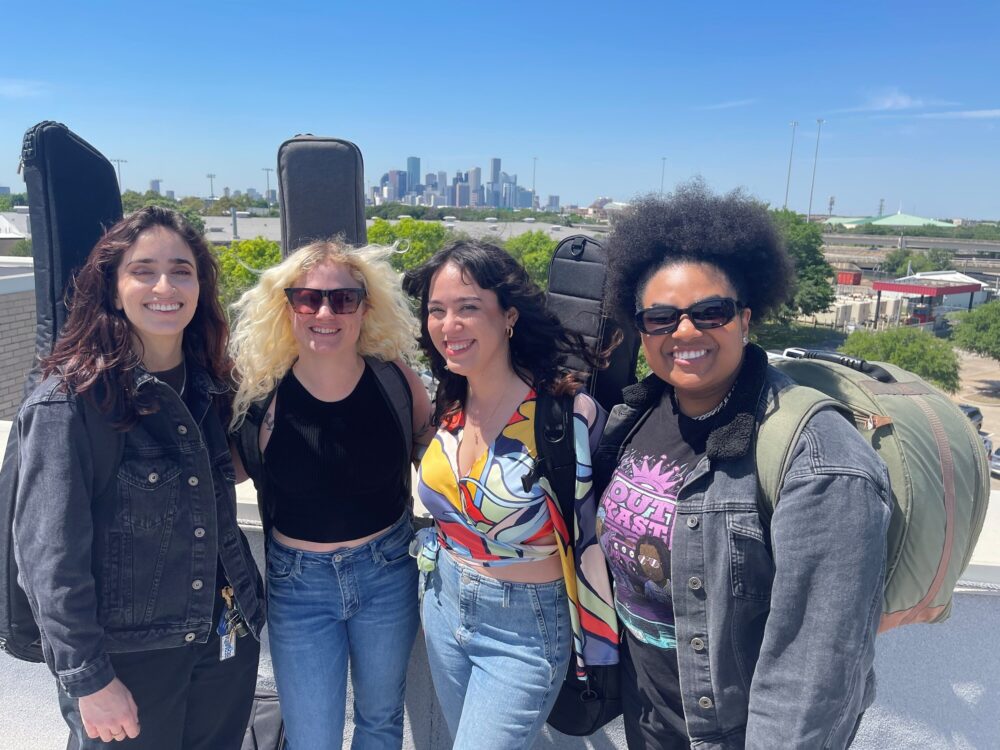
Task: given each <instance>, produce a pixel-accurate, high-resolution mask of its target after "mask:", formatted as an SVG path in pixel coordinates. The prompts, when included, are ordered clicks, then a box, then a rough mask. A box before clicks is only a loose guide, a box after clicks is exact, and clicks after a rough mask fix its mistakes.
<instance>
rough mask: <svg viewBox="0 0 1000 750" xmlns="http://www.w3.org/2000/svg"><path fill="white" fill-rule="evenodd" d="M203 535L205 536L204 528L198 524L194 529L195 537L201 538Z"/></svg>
mask: <svg viewBox="0 0 1000 750" xmlns="http://www.w3.org/2000/svg"><path fill="white" fill-rule="evenodd" d="M203 536H205V529H203V528H202V527H201V526H199V527H198V528H197V529H195V530H194V537H195V539H201V538H202V537H203Z"/></svg>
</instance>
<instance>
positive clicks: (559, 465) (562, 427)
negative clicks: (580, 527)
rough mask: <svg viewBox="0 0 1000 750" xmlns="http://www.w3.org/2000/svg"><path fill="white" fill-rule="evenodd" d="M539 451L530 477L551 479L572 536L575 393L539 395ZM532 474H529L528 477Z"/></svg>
mask: <svg viewBox="0 0 1000 750" xmlns="http://www.w3.org/2000/svg"><path fill="white" fill-rule="evenodd" d="M535 450H536V451H537V453H538V463H537V465H536V469H534V470H532V472H531V474H530V475H529V477H530V476H534V478H535V481H537V478H538V475H540V474H544V475H545V477H546V478H548V480H549V485H550V487H551V488H552V492H553V493H554V494H555V499H556V502H557V503H558V504H559V510H560V511H561V512H562V516H563V520H564V521H565V522H566V528H567V529H569V533H570V534H571V535H572V534H574V533H575V532H574V530H575V529H576V513H575V510H576V445H575V443H574V435H573V396H572V395H570V394H563V395H562V396H555V395H552V394H550V393H539V394H538V395H537V398H536V400H535ZM529 477H525V480H527V479H528V478H529ZM532 483H533V482H532ZM529 486H530V485H529ZM571 541H572V539H571Z"/></svg>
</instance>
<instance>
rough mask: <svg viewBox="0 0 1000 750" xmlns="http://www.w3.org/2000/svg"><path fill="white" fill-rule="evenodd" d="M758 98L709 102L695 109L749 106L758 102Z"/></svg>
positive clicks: (705, 109)
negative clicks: (716, 102)
mask: <svg viewBox="0 0 1000 750" xmlns="http://www.w3.org/2000/svg"><path fill="white" fill-rule="evenodd" d="M756 103H757V100H756V99H734V100H733V101H729V102H719V103H718V104H708V105H705V106H704V107H695V109H700V110H704V111H708V110H716V109H736V108H737V107H749V106H750V105H751V104H756Z"/></svg>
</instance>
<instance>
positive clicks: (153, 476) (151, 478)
mask: <svg viewBox="0 0 1000 750" xmlns="http://www.w3.org/2000/svg"><path fill="white" fill-rule="evenodd" d="M146 478H147V479H148V480H149V483H150V484H156V483H157V482H159V481H160V475H159V474H157V473H156V472H155V471H151V472H149V476H148V477H146Z"/></svg>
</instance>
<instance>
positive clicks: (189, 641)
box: [184, 633, 197, 643]
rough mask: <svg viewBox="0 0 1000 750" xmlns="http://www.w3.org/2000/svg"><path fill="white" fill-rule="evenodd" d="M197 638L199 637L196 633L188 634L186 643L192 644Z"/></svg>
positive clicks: (185, 638)
mask: <svg viewBox="0 0 1000 750" xmlns="http://www.w3.org/2000/svg"><path fill="white" fill-rule="evenodd" d="M195 638H197V636H196V635H195V634H194V633H188V634H187V635H185V636H184V642H185V643H191V641H193V640H194V639H195Z"/></svg>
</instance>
